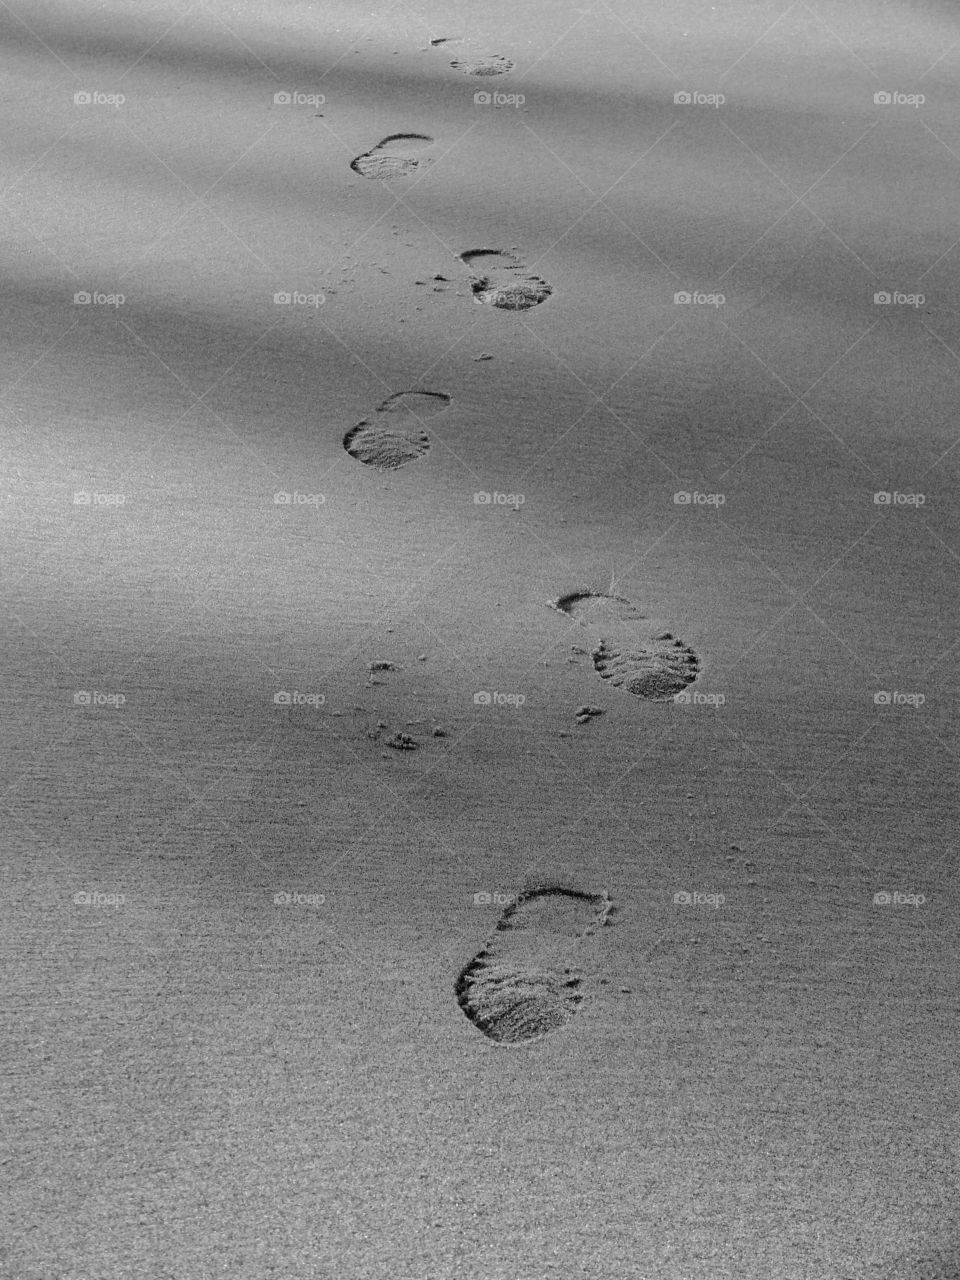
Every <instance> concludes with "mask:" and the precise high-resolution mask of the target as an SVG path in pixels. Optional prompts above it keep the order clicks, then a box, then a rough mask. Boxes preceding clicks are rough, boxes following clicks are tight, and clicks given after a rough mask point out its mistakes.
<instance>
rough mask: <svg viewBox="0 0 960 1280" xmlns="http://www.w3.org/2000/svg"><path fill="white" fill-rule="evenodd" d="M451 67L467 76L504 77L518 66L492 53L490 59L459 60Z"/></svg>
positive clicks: (452, 63)
mask: <svg viewBox="0 0 960 1280" xmlns="http://www.w3.org/2000/svg"><path fill="white" fill-rule="evenodd" d="M450 65H451V67H454V68H455V69H456V70H457V71H462V72H463V73H464V75H467V76H503V75H506V74H507V72H508V71H512V70H513V68H514V67H515V66H516V65H517V64H516V63H515V62H511V61H510V59H509V58H505V57H503V55H502V54H499V53H492V54H490V55H489V57H486V58H476V59H473V60H470V59H464V58H458V59H457V60H456V61H455V62H451V63H450Z"/></svg>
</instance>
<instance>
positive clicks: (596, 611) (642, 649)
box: [550, 591, 700, 702]
mask: <svg viewBox="0 0 960 1280" xmlns="http://www.w3.org/2000/svg"><path fill="white" fill-rule="evenodd" d="M550 603H551V607H552V608H554V609H557V610H558V611H559V612H560V613H563V614H566V616H567V617H568V618H573V619H574V620H575V621H577V622H579V623H580V624H581V625H582V626H585V627H588V628H593V629H594V631H595V632H599V633H600V634H599V635H598V637H597V639H598V643H597V644H596V645H595V647H594V649H593V652H592V653H591V655H590V656H591V658H592V659H593V666H594V669H595V671H596V673H597V675H598V676H599V677H600V679H601V680H609V681H610V683H611V684H612V685H613V686H614V687H615V688H618V689H624V690H625V691H626V692H627V693H632V694H633V695H634V697H636V698H644V699H645V700H646V701H648V702H671V701H672V700H673V698H674V697H675V696H676V695H677V694H678V693H681V692H682V691H683V690H684V689H685V688H686V687H687V685H688V684H692V683H693V681H694V680H696V678H697V676H698V675H699V673H700V659H699V658H698V657H697V655H696V654H695V653H694V651H693V650H692V649H691V648H690V646H689V645H687V644H684V642H683V641H682V640H678V639H677V638H676V637H675V636H673V635H672V634H671V633H670V632H669V631H660V632H658V633H657V634H655V635H654V634H649V633H650V632H651V631H653V630H655V625H654V626H651V624H652V623H653V619H648V618H646V617H645V616H644V614H642V613H641V612H640V610H639V609H638V608H637V606H636V605H635V604H633V603H632V602H631V601H630V600H626V599H624V598H623V597H622V596H615V595H611V594H608V593H606V592H603V591H574V592H571V593H570V594H569V595H565V596H561V597H560V598H559V599H558V600H552V601H551V602H550ZM645 631H646V632H647V634H644V632H645Z"/></svg>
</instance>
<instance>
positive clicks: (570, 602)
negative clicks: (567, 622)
mask: <svg viewBox="0 0 960 1280" xmlns="http://www.w3.org/2000/svg"><path fill="white" fill-rule="evenodd" d="M550 606H551V608H553V609H556V610H557V611H558V612H560V613H565V614H566V615H567V617H568V618H573V619H574V621H575V622H581V623H583V624H584V625H585V626H592V627H613V626H631V625H634V624H636V623H640V622H645V621H648V619H646V618H644V615H643V614H642V613H641V612H640V610H639V609H638V608H637V606H636V605H635V604H634V603H633V601H632V600H626V599H624V597H623V596H615V595H610V594H609V593H607V592H605V591H571V592H570V593H569V594H568V595H565V596H560V598H559V599H558V600H552V601H551V602H550Z"/></svg>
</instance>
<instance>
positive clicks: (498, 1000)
mask: <svg viewBox="0 0 960 1280" xmlns="http://www.w3.org/2000/svg"><path fill="white" fill-rule="evenodd" d="M612 906H613V904H612V903H611V901H610V899H609V897H608V896H607V894H606V893H605V892H604V893H597V894H593V893H581V892H579V891H578V890H575V889H564V888H560V887H557V886H553V885H547V886H541V887H538V888H534V889H529V890H527V891H526V892H525V893H522V894H520V896H519V897H518V898H517V900H516V901H515V902H513V903H511V904H510V906H508V907H507V908H506V909H505V910H504V912H503V914H502V915H501V917H500V921H499V923H498V924H497V931H496V934H495V935H494V938H493V941H492V942H490V943H489V944H488V946H487V947H485V948H484V949H483V950H482V951H479V952H478V953H477V955H476V956H474V958H473V959H472V960H471V961H470V963H469V964H468V965H467V966H466V967H465V968H464V969H463V970H461V972H460V975H459V977H458V978H457V982H456V987H455V991H456V996H457V1003H458V1004H459V1006H460V1009H461V1011H462V1012H463V1014H464V1016H465V1017H466V1018H468V1019H469V1020H470V1021H471V1022H472V1023H473V1025H474V1026H475V1027H477V1029H478V1030H480V1031H482V1032H483V1034H484V1035H485V1036H487V1037H489V1039H491V1040H496V1041H497V1042H498V1043H500V1044H520V1043H524V1042H526V1041H528V1040H536V1039H538V1038H539V1037H540V1036H544V1035H547V1034H548V1033H549V1032H551V1031H556V1030H557V1029H558V1028H559V1027H562V1026H564V1025H565V1024H566V1023H567V1022H569V1021H570V1019H571V1018H572V1017H573V1016H574V1014H575V1013H576V1012H577V1009H578V1008H579V1006H580V1004H581V1003H582V1001H583V992H582V991H581V984H582V978H583V976H582V974H581V973H580V971H579V970H578V969H576V968H575V967H574V965H573V964H572V956H573V949H574V947H575V944H576V943H577V942H578V941H579V940H580V939H581V938H585V937H587V936H588V935H589V934H592V933H593V932H594V931H595V930H596V929H598V928H600V927H601V926H602V925H604V924H606V921H607V917H608V916H609V914H610V911H611V909H612Z"/></svg>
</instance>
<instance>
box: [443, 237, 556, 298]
mask: <svg viewBox="0 0 960 1280" xmlns="http://www.w3.org/2000/svg"><path fill="white" fill-rule="evenodd" d="M460 261H461V262H462V263H464V265H465V266H467V267H469V268H470V270H471V271H472V272H473V273H474V278H473V282H472V285H471V288H472V289H473V299H474V301H475V302H486V303H489V304H490V306H493V307H500V308H501V309H502V310H504V311H527V310H529V309H530V307H536V306H538V305H539V303H541V302H545V301H546V299H547V298H549V297H550V295H551V294H552V293H553V287H552V285H549V284H547V282H546V280H544V279H542V278H541V277H540V276H535V275H529V274H526V270H527V269H526V267H525V266H524V265H523V263H522V262H521V261H520V260H519V259H518V258H516V257H515V256H514V255H513V254H512V253H509V252H507V251H506V250H504V249H468V250H467V251H466V253H461V255H460Z"/></svg>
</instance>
